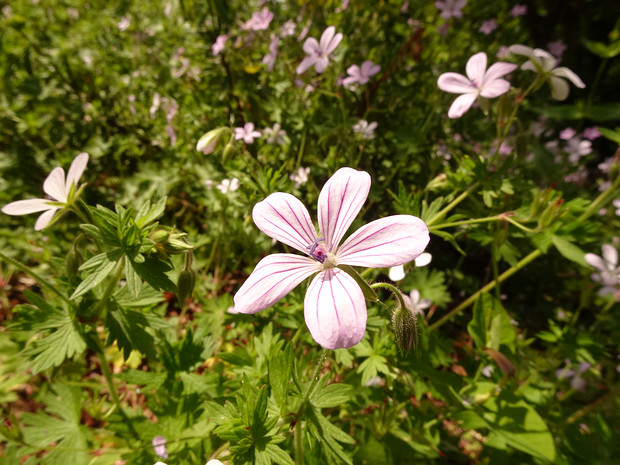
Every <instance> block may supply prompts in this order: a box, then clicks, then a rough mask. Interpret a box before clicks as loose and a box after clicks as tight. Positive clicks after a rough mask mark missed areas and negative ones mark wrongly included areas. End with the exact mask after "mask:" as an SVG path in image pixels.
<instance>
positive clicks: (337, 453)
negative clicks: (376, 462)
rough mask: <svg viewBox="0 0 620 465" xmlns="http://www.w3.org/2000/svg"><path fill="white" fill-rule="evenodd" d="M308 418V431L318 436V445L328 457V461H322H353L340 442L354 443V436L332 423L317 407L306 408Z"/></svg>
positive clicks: (348, 462)
mask: <svg viewBox="0 0 620 465" xmlns="http://www.w3.org/2000/svg"><path fill="white" fill-rule="evenodd" d="M306 418H307V423H306V425H307V430H308V432H309V433H310V434H311V435H313V436H314V437H315V438H316V440H317V445H319V446H320V447H321V449H322V451H323V453H324V454H325V456H326V457H327V461H322V463H329V464H334V463H338V462H341V463H347V464H351V463H353V462H352V460H351V458H350V457H349V456H348V455H347V454H346V453H345V452H344V449H343V448H342V446H341V445H340V444H339V443H344V444H354V443H355V441H354V440H353V438H351V437H350V436H349V435H347V434H346V433H344V432H343V431H341V430H340V429H339V428H337V427H336V426H334V425H333V424H331V423H330V422H329V420H328V419H327V418H325V417H324V416H323V415H322V414H321V412H320V410H319V409H318V408H316V407H312V408H309V409H307V410H306Z"/></svg>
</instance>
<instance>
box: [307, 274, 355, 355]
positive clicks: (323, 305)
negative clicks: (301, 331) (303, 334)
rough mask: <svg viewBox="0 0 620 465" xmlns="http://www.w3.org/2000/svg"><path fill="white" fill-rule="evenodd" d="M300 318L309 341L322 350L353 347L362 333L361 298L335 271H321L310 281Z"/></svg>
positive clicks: (345, 276) (347, 278) (347, 279)
mask: <svg viewBox="0 0 620 465" xmlns="http://www.w3.org/2000/svg"><path fill="white" fill-rule="evenodd" d="M304 316H305V319H306V326H308V329H309V330H310V334H311V335H312V338H313V339H314V340H315V341H316V342H317V343H318V344H320V345H321V346H322V347H324V348H326V349H332V350H335V349H343V348H344V349H347V348H349V347H353V346H354V345H355V344H357V343H358V342H360V341H361V340H362V338H363V337H364V333H365V332H366V318H367V313H366V301H365V300H364V294H363V293H362V290H361V289H360V287H359V286H358V284H357V283H356V282H355V280H354V279H353V278H352V277H351V276H349V275H348V274H347V273H345V272H344V271H342V270H340V269H338V268H330V269H328V270H325V271H323V272H321V273H319V274H318V275H316V276H315V278H314V279H313V280H312V283H310V286H309V287H308V291H307V292H306V298H305V300H304Z"/></svg>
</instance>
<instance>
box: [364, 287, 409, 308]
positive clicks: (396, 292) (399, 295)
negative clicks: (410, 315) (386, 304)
mask: <svg viewBox="0 0 620 465" xmlns="http://www.w3.org/2000/svg"><path fill="white" fill-rule="evenodd" d="M370 287H371V288H372V289H377V288H378V287H382V288H384V289H388V290H390V291H392V293H393V294H394V295H395V296H396V298H397V299H398V302H399V304H400V308H406V307H407V306H406V305H405V300H404V299H403V294H402V292H400V290H399V289H398V288H397V287H395V286H392V285H391V284H389V283H373V284H371V285H370Z"/></svg>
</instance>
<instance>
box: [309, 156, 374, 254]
mask: <svg viewBox="0 0 620 465" xmlns="http://www.w3.org/2000/svg"><path fill="white" fill-rule="evenodd" d="M369 191H370V175H369V174H368V173H367V172H365V171H356V170H354V169H352V168H340V169H339V170H338V171H336V173H334V175H333V176H332V177H331V178H329V180H328V181H327V182H326V183H325V185H324V186H323V189H321V193H320V195H319V203H318V217H319V231H321V237H322V238H323V239H325V248H326V249H327V250H328V251H332V252H335V250H336V248H337V247H338V244H339V243H340V240H341V239H342V237H343V236H344V234H345V233H346V232H347V229H349V226H351V223H352V222H353V220H354V219H355V217H356V216H357V214H358V213H359V211H360V209H361V208H362V205H363V204H364V202H365V201H366V198H367V197H368V192H369Z"/></svg>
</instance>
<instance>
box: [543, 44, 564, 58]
mask: <svg viewBox="0 0 620 465" xmlns="http://www.w3.org/2000/svg"><path fill="white" fill-rule="evenodd" d="M547 48H548V49H549V53H551V55H553V56H554V57H556V58H557V59H558V60H559V59H560V58H562V55H563V54H564V51H565V50H566V44H565V43H564V42H562V41H561V40H554V41H553V42H549V43H548V44H547Z"/></svg>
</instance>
